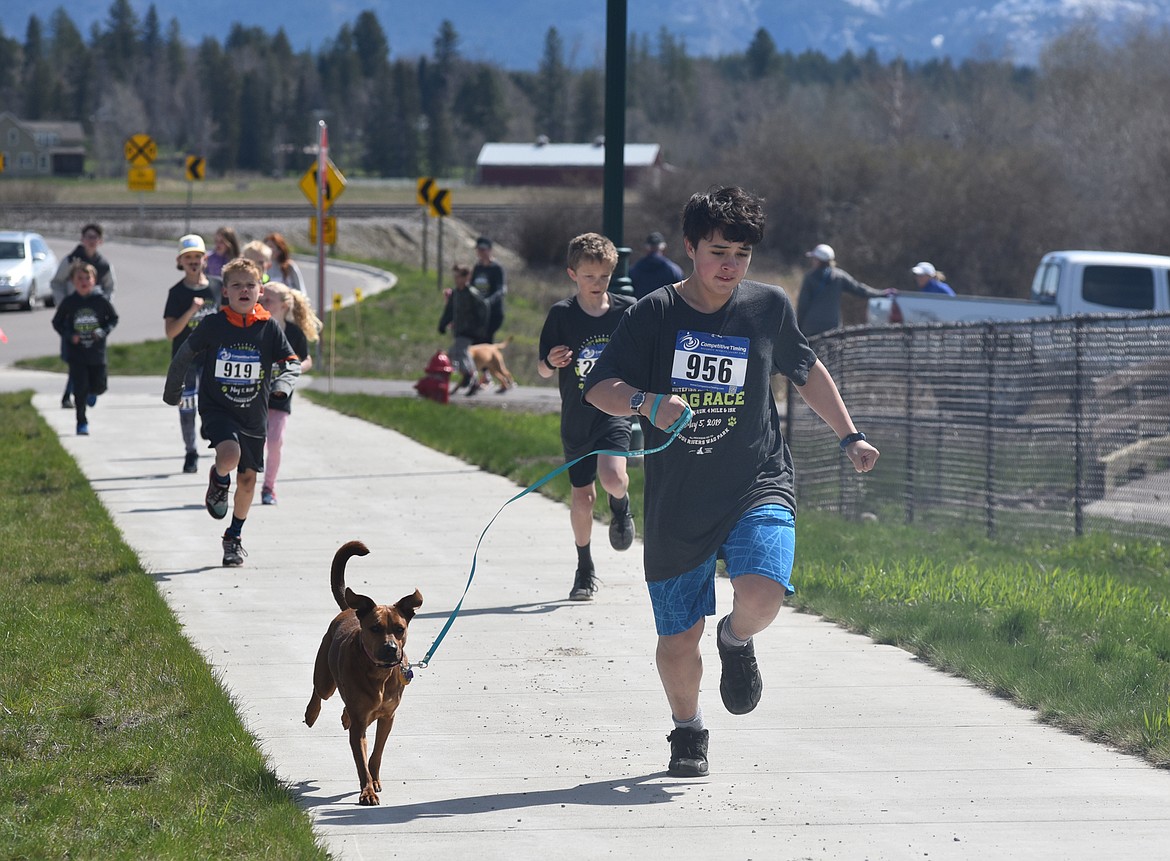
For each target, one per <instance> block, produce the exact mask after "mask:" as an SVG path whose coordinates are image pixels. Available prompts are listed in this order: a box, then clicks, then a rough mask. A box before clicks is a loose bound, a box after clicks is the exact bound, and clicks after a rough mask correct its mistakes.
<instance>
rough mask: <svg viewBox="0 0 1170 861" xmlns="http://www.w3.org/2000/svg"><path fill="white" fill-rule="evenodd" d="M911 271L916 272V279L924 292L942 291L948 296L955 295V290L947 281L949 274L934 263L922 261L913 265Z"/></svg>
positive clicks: (919, 287)
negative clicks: (938, 268) (941, 270)
mask: <svg viewBox="0 0 1170 861" xmlns="http://www.w3.org/2000/svg"><path fill="white" fill-rule="evenodd" d="M910 271H911V272H912V273H913V274H914V280H915V281H916V282H917V284H918V289H919V290H921V291H922V292H923V293H942V294H944V295H946V296H954V295H955V291H954V290H953V289H952V288H951V285H950V284H948V283H947V276H946V275H944V274H943V273H941V272H939V271H938V270H937V269H935V268H934V265H933V264H931V263H928V262H926V261H925V260H923V261H922V262H921V263H918V264H915V265H914V266H913V267H911V269H910Z"/></svg>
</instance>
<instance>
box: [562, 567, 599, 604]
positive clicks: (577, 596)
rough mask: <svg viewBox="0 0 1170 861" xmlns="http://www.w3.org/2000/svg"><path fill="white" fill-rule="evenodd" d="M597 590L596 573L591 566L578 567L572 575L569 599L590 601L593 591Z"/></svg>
mask: <svg viewBox="0 0 1170 861" xmlns="http://www.w3.org/2000/svg"><path fill="white" fill-rule="evenodd" d="M596 591H597V575H595V574H594V573H593V569H592V568H578V569H577V574H576V576H574V577H573V591H572V592H570V593H569V600H570V601H592V600H593V593H594V592H596Z"/></svg>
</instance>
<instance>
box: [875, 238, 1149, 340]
mask: <svg viewBox="0 0 1170 861" xmlns="http://www.w3.org/2000/svg"><path fill="white" fill-rule="evenodd" d="M1133 311H1170V257H1162V256H1159V255H1155V254H1131V253H1129V252H1123V251H1051V252H1049V253H1048V254H1045V255H1044V257H1043V258H1042V259H1041V260H1040V265H1039V266H1037V267H1036V274H1035V276H1034V277H1033V278H1032V297H1031V298H1030V299H1001V298H996V297H992V296H962V295H960V296H946V295H943V294H941V293H919V292H905V293H903V292H901V291H898V292H897V293H896V294H894V295H891V296H883V297H881V298H877V299H870V300H869V307H868V313H867V320H868V322H869V323H871V324H876V325H882V324H888V323H941V322H965V321H977V320H1023V319H1027V318H1030V317H1068V316H1072V315H1074V314H1108V313H1128V312H1133Z"/></svg>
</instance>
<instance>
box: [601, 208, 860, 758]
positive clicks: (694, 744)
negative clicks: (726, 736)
mask: <svg viewBox="0 0 1170 861" xmlns="http://www.w3.org/2000/svg"><path fill="white" fill-rule="evenodd" d="M682 226H683V236H684V244H685V247H686V252H687V256H688V257H690V258H691V260H692V261H693V264H694V269H693V271H692V273H691V275H690V276H688V277H687V278H686V279H685V280H684V281H682V282H681V283H679V284H672V285H667V286H664V287H660V288H659V289H657V290H655V291H654V292H652V293H650V294H649V295H647V296H646V297H644V298H643V299H641V300H640V301H639V302H638V303H637V304H636V305H635V306H634V307H633V308H631V309H630V311H629V312H628V313H627V314H626V315H625V316H624V317H623V318H622V321H621V323H620V324H619V325H618V328H617V331H616V332H614V335H613V338H612V339H611V340H610V344H609V346H608V347H607V348H606V351H605V353H604V354H603V355H602V356H601V359H600V360H599V362H598V363H597V365H596V367H594V369H593V372H592V373H591V374H590V375H589V378H588V380H586V383H585V400H586V401H587V402H589V403H591V404H593V405H595V406H596V407H597V408H598V409H601V410H603V411H605V412H607V413H609V414H610V415H614V416H628V415H631V414H634V415H638V416H640V417H641V419H642V426H643V428H644V430H645V431H646V446H647V448H654V447H656V446H658V445H661V444H663V443H665V442H666V441H667V440H668V439H669V435H668V434H667V433H666V432H665V430H664V429H665V428H670V427H671V426H673V425H674V423H675V422H677V421H679V420H680V419H681V418H682V417H683V416H684V415H685V414H686V410H687V409H688V408H690V409H691V410H692V411H693V417H692V418H691V420H690V422H689V423H688V424H687V425H686V427H684V428H683V429H682V431H681V433H680V434H679V436H678V438H677V439H675V441H674V442H673V443H672V444H671V445H669V446H668V447H667V448H666V449H665V450H663V451H662V452H660V453H658V454H656V455H654V456H653V457H648V458H646V463H645V469H646V490H645V523H644V544H645V566H646V580H647V581H648V588H649V592H650V603H651V606H652V608H653V611H654V621H655V627H656V629H657V632H658V648H657V652H656V662H657V665H658V673H659V676H660V677H661V679H662V685H663V688H664V690H665V692H666V698H667V701H668V703H669V704H670V709H671V717H672V718H673V720H674V727H675V728H674V731H673V732H671V733H670V735H669V736H668V737H667V738H668V739H669V741H670V750H671V754H670V764H669V771H670V773H671V774H673V775H677V776H685V777H696V776H702V775H705V774H706V773H707V741H708V733H707V730H706V729H705V728H704V726H703V713H702V709H701V708H700V706H699V688H700V682H701V681H702V676H703V663H702V656H701V654H700V650H699V645H700V642H701V639H702V635H703V629H704V623H705V617H706V616H710V615H714V613H715V563H716V559H718V558H722V559H723V560H724V562H725V564H726V566H727V573H728V575H729V576H730V578H731V587H732V591H733V592H734V596H735V597H734V602H733V604H732V610H731V613H729V614H728V615H726V616H724V617H723V618H722V619H721V620H720V621H719V624H718V626H717V634H716V641H717V644H718V650H719V658H720V661H721V663H722V665H723V666H722V675H721V678H720V683H719V692H720V695H721V697H722V699H723V704H724V706H725V707H726V708H727V710H728V711H730V712H731V713H732V714H746V713H747V712H750V711H751V710H752V709H754V708H755V707H756V705H757V704H758V703H759V700H760V695H761V693H762V692H763V682H762V680H761V678H760V672H759V669H758V667H757V665H756V658H755V649H754V646H753V643H752V637H753V636H754V635H755V634H758V633H760V632H761V631H763V630H764V629H765V628H767V627H768V626H769V625H770V624H771V623H772V621H773V620H774V619H775V618H776V615H777V614H778V613H779V611H780V606H781V604H782V603H783V600H784V597H785V595H787V594H790V593H791V590H790V588H789V579H790V576H791V572H792V560H793V553H794V550H795V511H796V501H795V494H794V483H793V472H792V458H791V455H790V453H789V451H788V445H787V443H786V442H785V440H784V437H783V435H782V434H781V424H780V416H779V413H778V411H777V409H776V401H775V398H774V397H773V396H772V390H771V386H770V378H771V375H772V374H777V373H780V374H784V375H785V376H787V377H788V378H789V379H790V380H792V382H793V383H795V385H796V390H797V391H798V392H799V393H800V396H801V397H802V398H803V399H804V401H805V402H806V403H807V404H808V405H809V406H810V407H811V408H812V409H813V411H814V412H816V413H817V415H819V416H820V417H821V418H822V419H823V420H824V421H825V423H826V424H828V425H829V427H831V428H832V429H833V431H834V432H836V434H837V436H838V438H839V439H840V442H841V449H842V451H843V452H844V453H845V455H846V456H848V458H849V460H850V461H851V462H852V464H853V467H854V469H856V470H857V471H858V472H868V471H869V470H870V469H872V468H873V465H874V463H875V462H876V461H877V458H878V451H877V449H875V448H874V447H873V446H871V445H870V444H869V443H868V442H866V441H865V435H864V434H860V433H858V432H857V429H856V427H854V425H853V420H852V419H851V418H850V417H849V412H848V410H846V408H845V405H844V403H843V402H842V400H841V396H840V394H839V392H838V391H837V386H836V384H835V383H834V382H833V378H832V377H831V376H830V375H829V372H828V371H827V370H826V369H825V366H824V365H822V364H821V363H820V361H819V360H818V359H817V357H816V354H815V353H813V351H812V350H811V349H810V348H809V345H808V341H807V340H805V337H804V335H802V334H801V332H800V329H799V328H798V327H797V325H796V315H795V312H794V310H793V308H792V304H791V302H789V300H788V297H787V295H786V294H785V293H784V291H783V290H782V289H781V288H779V287H775V286H772V285H770V284H761V283H758V282H755V281H747V280H745V276H746V274H747V269H748V264H749V263H750V262H751V256H752V248H753V246H754V245H756V244H757V243H758V242H759V241H760V240H761V239H762V238H763V232H764V211H763V206H762V201H760V200H759V199H758V198H756V197H754V196H753V195H751V194H748V193H747V192H745V191H744V190H743V189H741V188H736V187H729V188H722V189H719V190H717V191H716V190H712V191H708V192H704V193H700V194H695V195H693V196H692V197H691V199H690V201H689V202H688V203H687V205H686V207H685V209H684V211H683V225H682Z"/></svg>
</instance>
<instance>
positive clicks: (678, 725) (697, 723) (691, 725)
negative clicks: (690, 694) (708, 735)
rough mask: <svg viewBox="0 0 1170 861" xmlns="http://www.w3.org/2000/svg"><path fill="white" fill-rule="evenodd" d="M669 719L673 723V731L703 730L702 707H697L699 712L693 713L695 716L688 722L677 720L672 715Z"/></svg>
mask: <svg viewBox="0 0 1170 861" xmlns="http://www.w3.org/2000/svg"><path fill="white" fill-rule="evenodd" d="M670 719H671V720H673V721H674V728H675V729H693V730H695V731H700V730H702V729H703V707H702V706H699V710H698V711H697V712H695V716H694V717H693V718H691V719H690V720H679V719H678V718H676V717H675V716H674V715H671V716H670Z"/></svg>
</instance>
